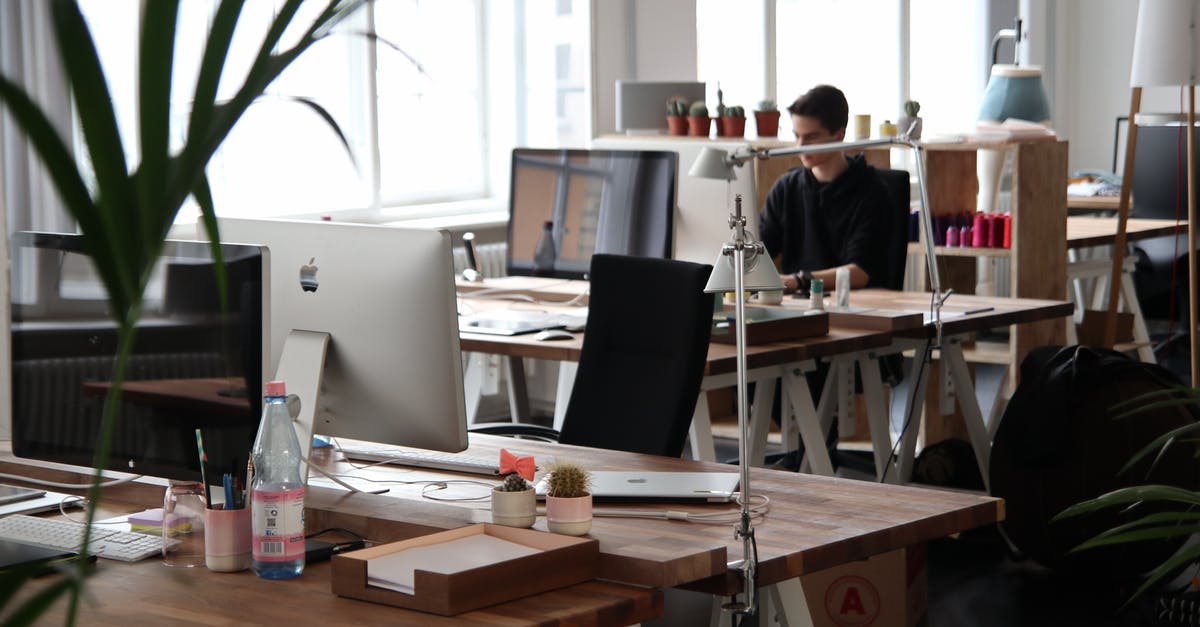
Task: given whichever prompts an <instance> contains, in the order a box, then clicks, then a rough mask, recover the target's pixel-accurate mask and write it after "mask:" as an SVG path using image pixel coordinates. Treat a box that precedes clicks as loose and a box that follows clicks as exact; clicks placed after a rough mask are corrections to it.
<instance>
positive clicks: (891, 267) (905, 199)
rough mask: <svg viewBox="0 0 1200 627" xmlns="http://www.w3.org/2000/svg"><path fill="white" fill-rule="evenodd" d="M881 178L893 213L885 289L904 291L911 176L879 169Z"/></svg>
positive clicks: (904, 172)
mask: <svg viewBox="0 0 1200 627" xmlns="http://www.w3.org/2000/svg"><path fill="white" fill-rule="evenodd" d="M875 171H876V172H878V173H879V177H880V178H881V179H883V184H884V185H885V186H886V187H887V190H888V197H889V199H890V200H891V204H890V205H889V206H888V209H889V210H890V211H891V212H892V216H893V217H892V232H891V238H890V239H889V240H888V276H887V277H885V280H884V283H883V287H886V288H888V289H889V290H902V289H904V267H905V265H906V264H907V263H908V215H909V212H910V207H909V198H910V194H911V188H910V187H909V174H908V171H907V170H884V169H879V168H877V169H876V170H875Z"/></svg>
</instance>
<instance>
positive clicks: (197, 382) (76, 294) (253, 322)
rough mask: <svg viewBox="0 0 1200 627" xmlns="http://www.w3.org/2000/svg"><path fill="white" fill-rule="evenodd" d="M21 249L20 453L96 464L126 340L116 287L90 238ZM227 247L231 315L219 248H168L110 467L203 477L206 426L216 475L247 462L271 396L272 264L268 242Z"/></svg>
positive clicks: (142, 328) (156, 274) (155, 278)
mask: <svg viewBox="0 0 1200 627" xmlns="http://www.w3.org/2000/svg"><path fill="white" fill-rule="evenodd" d="M11 243H12V245H11V247H10V254H11V258H12V266H11V289H10V299H11V305H12V307H11V311H12V313H11V320H10V322H11V324H10V337H11V339H12V421H13V453H14V454H16V455H17V456H19V457H27V458H33V459H40V460H46V461H55V462H63V463H69V464H77V465H82V466H91V465H92V464H93V458H94V455H95V446H96V443H97V440H98V435H97V434H98V428H99V425H100V419H101V415H102V411H103V406H104V399H105V395H106V393H107V391H108V383H109V381H110V379H111V376H112V369H113V356H114V355H115V354H116V344H117V342H116V338H117V329H116V324H115V323H114V322H113V321H112V317H111V316H110V315H109V311H108V297H107V292H106V291H105V289H104V287H103V285H102V283H101V282H100V280H99V276H98V275H97V274H96V272H95V270H94V269H93V267H92V264H91V260H90V259H89V257H88V255H87V253H86V252H85V251H84V249H83V242H82V239H81V238H80V236H78V235H66V234H59V233H32V232H22V233H16V234H14V235H13V238H12V241H11ZM222 251H223V252H222V254H223V256H224V260H225V264H226V265H225V272H226V275H227V277H228V281H229V283H228V285H229V289H228V294H229V301H228V309H227V311H226V312H224V313H222V310H221V306H220V299H219V297H218V293H217V290H216V282H215V279H214V274H213V261H212V257H211V256H210V254H209V245H208V244H207V243H203V242H177V241H168V242H167V243H166V245H165V248H164V251H163V254H162V256H161V258H160V259H159V260H158V263H157V264H156V266H155V269H154V271H153V274H152V276H151V279H150V281H149V284H148V286H147V288H146V295H145V304H144V307H143V314H142V318H141V321H140V322H139V323H138V331H137V337H136V341H135V343H134V347H133V355H132V357H131V358H130V362H129V367H128V372H127V375H126V379H127V382H126V384H125V386H124V395H123V402H122V404H121V410H120V418H119V421H118V423H117V426H116V430H115V432H114V438H113V448H112V455H111V458H110V461H109V463H108V465H107V467H108V469H111V470H119V471H125V472H133V473H139V474H146V475H152V476H157V477H165V478H169V479H180V480H199V479H200V461H199V454H198V452H197V448H196V429H201V432H202V434H203V439H204V446H205V451H206V453H207V455H208V458H209V463H208V465H209V467H208V469H207V471H208V472H209V473H213V472H216V473H224V472H229V471H231V470H232V469H233V467H235V466H240V467H241V468H244V467H245V464H246V456H247V455H248V453H249V451H250V447H251V445H252V444H253V442H254V437H255V434H256V433H257V431H258V421H259V414H260V411H261V410H260V407H261V404H262V400H261V399H262V369H263V355H264V336H263V314H262V304H263V302H262V299H263V296H262V288H263V276H264V275H263V272H264V267H265V266H264V263H263V256H262V252H261V251H260V249H259V248H258V247H255V246H234V245H225V246H223V247H222ZM210 476H213V475H212V474H210ZM215 476H220V474H217V475H215Z"/></svg>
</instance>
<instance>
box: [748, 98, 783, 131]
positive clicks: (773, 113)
mask: <svg viewBox="0 0 1200 627" xmlns="http://www.w3.org/2000/svg"><path fill="white" fill-rule="evenodd" d="M754 128H755V129H757V131H756V132H757V133H758V136H759V137H776V136H778V135H779V109H778V108H776V106H775V101H774V100H761V101H759V103H758V108H756V109H755V110H754Z"/></svg>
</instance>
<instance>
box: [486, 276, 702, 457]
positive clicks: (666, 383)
mask: <svg viewBox="0 0 1200 627" xmlns="http://www.w3.org/2000/svg"><path fill="white" fill-rule="evenodd" d="M711 272H712V266H708V265H701V264H696V263H690V262H686V261H675V260H671V259H656V258H649V257H628V256H624V255H604V254H597V255H593V256H592V264H591V272H590V276H591V292H590V296H589V300H588V319H587V333H586V334H585V335H584V339H583V349H582V351H581V353H580V357H579V368H578V370H577V371H576V375H575V386H574V388H572V390H571V399H570V401H569V402H568V404H567V410H566V413H565V415H564V418H563V424H562V432H561V433H558V432H555V431H554V430H553V429H548V428H546V427H540V426H537V425H521V424H509V423H503V424H485V425H480V426H476V427H473V428H472V429H471V431H472V432H475V433H490V434H498V435H514V436H520V437H532V438H537V439H547V440H552V441H558V442H560V443H562V444H574V445H579V446H589V447H593V448H605V449H612V450H619V451H628V452H632V453H647V454H651V455H666V456H669V457H679V456H680V455H681V454H682V453H683V448H684V444H685V442H686V441H687V434H688V428H689V426H690V425H691V422H692V412H693V411H694V410H695V408H696V398H697V396H698V395H699V393H700V382H701V379H702V378H703V376H704V364H705V362H706V360H707V358H708V343H709V339H710V337H711V334H712V314H713V296H712V294H705V293H704V284H705V283H706V282H707V281H708V275H709V274H710V273H711Z"/></svg>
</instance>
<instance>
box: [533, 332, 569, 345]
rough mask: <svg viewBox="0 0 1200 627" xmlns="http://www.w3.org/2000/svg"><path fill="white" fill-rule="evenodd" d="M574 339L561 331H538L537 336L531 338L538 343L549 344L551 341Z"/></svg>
mask: <svg viewBox="0 0 1200 627" xmlns="http://www.w3.org/2000/svg"><path fill="white" fill-rule="evenodd" d="M574 337H575V336H574V335H571V334H570V333H568V332H566V331H564V330H562V329H546V330H544V331H538V334H537V335H535V336H533V339H535V340H537V341H539V342H550V341H553V340H569V339H572V338H574Z"/></svg>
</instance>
